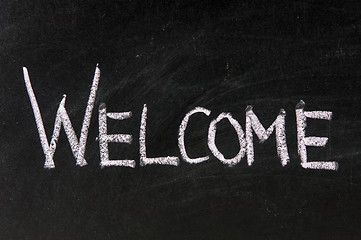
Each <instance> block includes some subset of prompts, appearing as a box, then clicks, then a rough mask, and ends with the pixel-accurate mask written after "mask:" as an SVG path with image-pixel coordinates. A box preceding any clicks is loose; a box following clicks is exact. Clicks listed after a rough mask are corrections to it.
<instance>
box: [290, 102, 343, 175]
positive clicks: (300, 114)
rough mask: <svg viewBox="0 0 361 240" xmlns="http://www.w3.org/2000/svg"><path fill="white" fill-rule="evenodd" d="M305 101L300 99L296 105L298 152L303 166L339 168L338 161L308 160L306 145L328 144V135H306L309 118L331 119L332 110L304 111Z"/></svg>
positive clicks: (327, 168)
mask: <svg viewBox="0 0 361 240" xmlns="http://www.w3.org/2000/svg"><path fill="white" fill-rule="evenodd" d="M304 107H305V102H304V101H302V100H301V101H300V102H299V103H298V104H297V106H296V122H297V141H298V154H299V155H300V158H301V165H302V167H303V168H310V169H326V170H335V171H336V170H337V169H338V163H337V162H317V161H315V162H307V149H306V146H313V147H324V146H325V145H326V144H327V141H328V138H327V137H305V134H306V127H307V122H306V121H307V118H312V119H323V120H331V118H332V112H328V111H304Z"/></svg>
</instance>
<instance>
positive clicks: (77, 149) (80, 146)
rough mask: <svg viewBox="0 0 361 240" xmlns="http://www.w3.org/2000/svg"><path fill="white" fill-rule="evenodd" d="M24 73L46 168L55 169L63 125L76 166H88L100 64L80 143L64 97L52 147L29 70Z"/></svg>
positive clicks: (57, 114) (56, 120)
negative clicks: (87, 147) (88, 148)
mask: <svg viewBox="0 0 361 240" xmlns="http://www.w3.org/2000/svg"><path fill="white" fill-rule="evenodd" d="M23 72H24V80H25V85H26V89H27V91H28V95H29V98H30V102H31V106H32V108H33V112H34V117H35V122H36V126H37V128H38V132H39V137H40V142H41V146H42V147H43V151H44V155H45V163H44V168H55V164H54V160H53V156H54V153H55V150H56V143H57V142H58V139H59V134H60V129H61V125H62V124H63V125H64V130H65V133H66V135H67V137H68V141H69V143H70V147H71V150H72V152H73V155H74V157H75V159H76V165H79V166H85V165H87V164H88V163H87V162H86V160H85V159H84V153H85V148H86V141H87V138H88V129H89V125H90V119H91V115H92V111H93V107H94V102H95V97H96V91H97V89H98V84H99V78H100V70H99V68H98V64H97V66H96V68H95V74H94V78H93V84H92V86H91V89H90V95H89V99H88V104H87V107H86V110H85V115H84V119H83V125H82V128H81V133H80V139H79V142H78V138H77V137H76V134H75V131H74V129H73V126H72V124H71V121H70V119H69V116H68V113H67V111H66V109H65V100H66V95H64V96H63V99H62V100H61V102H60V104H59V108H58V111H57V113H56V117H55V124H54V130H53V135H52V137H51V140H50V145H49V143H48V139H47V137H46V133H45V128H44V123H43V119H42V117H41V113H40V109H39V105H38V102H37V100H36V97H35V94H34V91H33V88H32V86H31V82H30V78H29V73H28V70H27V68H26V67H23Z"/></svg>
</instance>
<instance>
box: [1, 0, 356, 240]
mask: <svg viewBox="0 0 361 240" xmlns="http://www.w3.org/2000/svg"><path fill="white" fill-rule="evenodd" d="M0 3H1V6H0V83H1V85H0V93H1V94H0V123H1V124H0V133H1V134H0V239H22V240H23V239H62V240H63V239H360V238H361V159H360V157H361V156H360V151H361V130H360V129H361V119H360V117H361V107H360V101H361V94H360V93H361V81H360V77H361V76H360V75H361V32H360V31H361V3H360V2H359V1H334V2H333V1H323V2H322V1H311V0H310V1H284V2H280V1H221V0H219V1H206V0H204V1H190V0H185V1H167V0H162V1H155V0H147V1H144V0H132V1H131V0H129V1H123V0H119V1H100V0H98V1H95V0H93V1H85V0H84V1H59V0H53V1H37V0H34V1H24V0H9V1H4V0H1V1H0ZM97 63H99V67H100V69H101V77H100V83H99V88H98V91H97V97H96V101H95V107H94V110H93V114H92V119H91V124H90V127H89V136H88V141H87V148H86V152H85V158H86V160H87V162H88V165H87V166H84V167H79V166H76V165H75V159H74V157H73V154H72V152H71V150H70V146H69V143H68V141H67V139H66V135H65V132H64V130H61V133H60V138H59V141H58V144H57V150H56V152H55V155H54V162H55V166H56V167H55V168H54V169H45V168H44V167H43V166H44V161H45V157H44V154H43V150H42V147H41V144H40V140H39V135H38V131H37V128H36V124H35V121H34V115H33V110H32V108H31V104H30V101H29V97H28V95H27V91H26V87H25V84H24V78H23V73H22V67H23V66H26V67H27V68H28V70H29V75H30V79H31V82H32V85H33V89H34V92H35V95H36V97H37V100H38V103H39V107H40V110H41V113H42V117H43V120H44V125H45V130H46V133H47V136H48V139H49V138H50V137H51V133H52V131H53V126H54V119H55V115H56V111H57V108H58V105H59V102H60V101H61V99H62V96H63V94H67V101H66V109H67V111H68V113H69V117H70V119H71V121H72V124H73V127H74V130H75V132H76V133H77V135H78V137H79V134H80V129H81V125H82V121H83V116H84V112H85V108H86V104H87V100H88V96H89V91H90V87H91V83H92V78H93V75H94V70H95V66H96V64H97ZM301 99H302V100H303V101H305V103H306V106H305V110H307V111H308V110H325V111H326V110H327V111H332V112H333V119H332V120H331V121H325V120H308V122H307V123H308V127H307V130H306V134H307V135H315V136H326V137H329V142H328V143H327V145H326V146H325V147H322V148H320V147H314V148H311V147H309V148H308V158H309V160H310V161H312V160H318V161H337V162H338V163H339V169H338V171H327V170H312V169H304V168H302V167H301V165H300V158H299V156H298V153H297V128H296V116H295V106H296V104H297V103H298V102H299V101H300V100H301ZM101 103H105V104H106V106H107V110H108V111H111V112H124V111H132V113H133V116H132V118H130V119H127V120H123V121H116V120H108V131H109V132H110V133H129V134H132V135H133V143H132V144H129V145H128V144H119V143H110V144H109V151H110V158H111V159H134V160H136V167H135V168H134V169H133V168H126V167H105V168H100V166H99V163H100V154H99V142H98V141H96V138H97V136H98V107H99V105H100V104H101ZM143 104H147V107H148V119H147V135H146V144H147V154H148V156H150V157H159V156H167V155H172V156H178V157H180V152H179V148H178V145H177V137H178V128H179V125H180V123H181V121H182V119H183V117H184V116H185V114H186V113H187V112H189V111H190V110H191V109H193V108H194V107H197V106H201V107H205V108H207V109H209V110H211V111H212V112H211V115H210V116H209V117H207V116H205V115H203V114H197V115H194V116H193V117H192V118H191V120H190V122H189V127H188V128H187V130H186V136H185V142H186V146H187V151H188V153H189V155H190V156H191V157H199V156H205V155H209V156H210V159H209V160H208V161H206V162H203V163H200V164H189V163H187V162H185V161H183V160H182V159H181V160H180V163H179V166H177V167H175V166H161V165H149V166H143V167H142V166H140V164H139V143H138V141H139V140H138V139H139V128H140V119H141V112H142V108H143ZM247 105H252V106H253V110H254V112H255V114H256V115H257V116H258V117H259V119H260V121H261V122H262V124H263V125H264V126H265V127H268V126H269V125H270V124H271V123H272V122H273V121H274V120H275V118H276V116H277V114H278V113H279V111H280V109H281V108H284V109H285V111H286V113H287V116H286V134H287V145H288V150H289V155H290V162H289V163H288V164H287V165H286V166H285V167H282V165H281V163H280V160H279V158H278V156H277V152H276V147H275V144H276V142H275V138H274V134H273V135H271V137H270V138H269V139H268V140H267V141H266V142H264V143H263V144H259V143H258V141H257V138H256V137H255V139H254V140H255V143H254V147H255V162H254V164H253V165H252V166H248V165H247V160H246V157H244V158H243V159H242V160H241V162H240V163H239V164H237V165H235V166H233V167H229V166H227V165H224V164H222V163H221V162H220V161H219V160H218V159H216V158H215V157H214V156H213V155H212V153H211V151H210V150H209V148H208V146H207V131H208V127H209V123H210V121H211V120H212V119H215V118H216V117H217V116H218V114H220V113H221V112H230V113H232V116H233V117H234V118H235V119H237V120H238V121H239V122H240V124H241V125H242V128H243V129H244V127H245V108H246V107H247ZM216 144H217V147H218V148H219V150H220V151H221V152H222V153H224V155H225V157H229V158H231V157H233V156H235V154H237V152H238V150H239V144H238V141H237V136H236V133H235V132H234V129H233V128H232V127H231V125H229V123H228V122H227V121H221V122H220V123H219V124H218V125H217V137H216Z"/></svg>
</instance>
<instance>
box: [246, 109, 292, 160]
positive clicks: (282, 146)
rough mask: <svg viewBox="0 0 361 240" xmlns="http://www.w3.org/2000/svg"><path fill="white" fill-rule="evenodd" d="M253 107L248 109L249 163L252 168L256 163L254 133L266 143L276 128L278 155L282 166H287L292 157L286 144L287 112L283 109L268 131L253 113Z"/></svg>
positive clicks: (247, 138) (247, 140)
mask: <svg viewBox="0 0 361 240" xmlns="http://www.w3.org/2000/svg"><path fill="white" fill-rule="evenodd" d="M252 109H253V107H252V106H247V108H246V143H247V162H248V165H249V166H251V165H252V163H253V162H254V147H253V133H252V129H253V130H254V132H255V134H256V135H257V137H258V139H259V140H260V143H263V142H264V141H266V140H267V139H268V138H269V136H270V135H271V134H272V133H273V130H274V128H276V133H275V135H276V146H277V154H278V156H279V158H280V159H281V164H282V166H285V165H286V164H287V163H288V162H289V161H290V157H289V155H288V149H287V143H286V123H285V121H286V120H285V119H286V112H285V110H283V109H281V110H280V113H279V114H278V116H277V118H276V120H275V121H274V122H273V123H272V124H271V126H270V127H269V128H268V129H267V130H266V129H265V128H264V127H263V125H262V124H261V122H260V121H259V119H258V117H257V116H256V114H255V113H254V112H253V110H252Z"/></svg>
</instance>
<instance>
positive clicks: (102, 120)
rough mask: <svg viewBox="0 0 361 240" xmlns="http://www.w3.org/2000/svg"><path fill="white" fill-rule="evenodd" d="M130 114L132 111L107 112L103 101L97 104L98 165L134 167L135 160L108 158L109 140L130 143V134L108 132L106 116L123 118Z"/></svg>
mask: <svg viewBox="0 0 361 240" xmlns="http://www.w3.org/2000/svg"><path fill="white" fill-rule="evenodd" d="M131 116H132V112H117V113H107V110H106V105H105V103H102V104H100V106H99V138H98V139H99V150H100V166H101V167H102V168H103V167H110V166H123V167H132V168H134V167H135V160H109V146H108V143H110V142H117V143H128V144H131V143H132V135H129V134H108V126H107V117H109V118H111V119H114V120H124V119H128V118H130V117H131Z"/></svg>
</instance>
